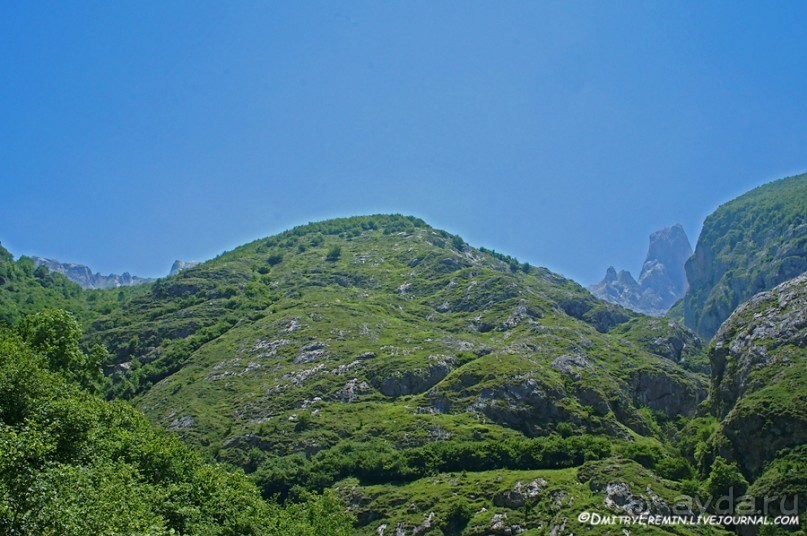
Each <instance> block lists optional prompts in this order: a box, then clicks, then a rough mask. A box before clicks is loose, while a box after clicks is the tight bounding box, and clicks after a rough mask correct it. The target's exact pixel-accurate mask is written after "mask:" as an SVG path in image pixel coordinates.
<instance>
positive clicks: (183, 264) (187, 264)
mask: <svg viewBox="0 0 807 536" xmlns="http://www.w3.org/2000/svg"><path fill="white" fill-rule="evenodd" d="M198 264H199V262H198V261H179V260H177V261H174V264H172V265H171V271H170V272H168V277H171V276H172V275H176V274H178V273H179V272H181V271H182V270H187V269H188V268H193V267H194V266H197V265H198Z"/></svg>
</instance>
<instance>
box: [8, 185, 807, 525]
mask: <svg viewBox="0 0 807 536" xmlns="http://www.w3.org/2000/svg"><path fill="white" fill-rule="evenodd" d="M774 184H776V183H774ZM741 199H742V198H741ZM762 199H763V200H766V199H767V197H766V196H763V197H762ZM755 210H756V209H755V207H754V206H753V203H752V204H750V205H749V206H748V207H747V208H746V212H753V211H755ZM778 222H779V220H776V222H774V223H778ZM761 224H762V223H760V225H761ZM788 228H789V227H788ZM801 228H802V227H798V226H796V227H795V229H801ZM776 229H778V228H774V229H773V230H771V231H769V234H770V235H771V236H773V235H774V234H775V232H776ZM759 232H760V233H762V231H759ZM766 243H767V244H773V239H771V240H768V242H766ZM748 247H751V246H748ZM771 251H775V252H776V254H777V255H778V254H779V253H781V251H793V248H790V249H787V248H785V250H782V248H781V247H779V248H778V249H777V248H773V249H772V250H771ZM0 253H4V254H3V255H0V278H2V281H0V312H2V314H3V315H4V316H3V317H2V318H3V319H4V323H5V324H7V325H9V326H12V328H11V330H10V331H9V330H7V331H4V332H2V333H0V421H2V422H0V465H1V466H2V471H0V474H2V475H4V476H2V477H0V523H5V525H3V527H5V528H7V527H11V526H13V527H17V528H15V529H14V531H12V532H17V533H54V534H55V533H65V534H73V533H74V534H79V533H87V531H90V532H99V531H100V532H104V531H107V532H122V533H131V532H144V531H145V532H152V533H157V534H161V533H165V532H168V531H170V530H174V531H175V532H176V533H182V534H186V533H187V534H194V533H217V532H218V533H222V534H239V533H245V534H246V533H261V534H264V533H265V534H272V533H276V534H292V533H294V534H297V533H299V534H311V535H322V536H325V535H330V534H345V533H353V534H366V535H368V536H369V535H376V536H377V535H379V534H382V535H383V534H387V535H390V534H406V535H414V534H436V535H437V534H444V535H451V534H455V535H466V536H470V535H483V534H527V535H529V534H536V535H537V534H567V533H575V534H577V533H586V534H613V533H615V532H614V531H615V527H614V526H612V525H594V524H591V523H586V522H584V521H580V519H579V518H578V515H579V514H580V513H581V512H585V511H590V512H597V513H601V514H603V515H608V514H616V515H638V514H642V513H643V514H650V515H660V516H664V515H670V514H683V515H686V514H689V513H692V514H694V515H698V514H703V513H706V514H712V513H726V512H721V511H720V510H719V509H720V506H718V505H717V504H715V502H714V501H715V499H716V498H719V497H723V496H726V495H727V494H728V493H734V494H735V496H737V495H739V494H741V493H743V492H748V493H751V494H753V496H754V498H755V499H759V498H763V499H764V498H765V497H770V496H772V495H773V494H776V493H778V494H779V495H782V494H783V493H785V494H787V497H798V501H799V504H807V500H802V498H801V497H802V496H803V495H804V490H805V483H804V480H803V475H804V474H805V472H804V460H805V452H804V446H803V442H804V437H803V430H804V422H803V421H804V420H805V418H804V415H803V414H804V412H805V407H804V406H805V398H804V393H805V386H804V380H803V378H804V371H803V370H802V365H803V364H804V347H805V335H804V329H805V323H804V321H803V320H804V319H803V318H802V317H803V316H804V315H803V312H804V311H805V310H807V307H805V306H804V305H805V304H804V283H805V281H804V277H801V278H798V279H794V280H792V281H790V282H788V283H785V284H784V285H781V286H779V287H777V288H776V289H775V290H774V291H772V292H769V293H763V294H760V295H758V296H756V297H754V298H753V299H752V300H751V301H749V302H748V303H747V304H745V305H743V306H741V307H740V308H738V309H737V311H736V312H735V314H734V315H733V316H732V317H731V319H729V320H728V321H727V322H726V323H725V325H724V326H723V328H722V329H721V330H720V332H719V333H718V335H717V337H715V340H714V344H712V345H711V346H710V347H709V348H708V349H707V348H705V347H704V345H703V344H702V342H701V339H700V338H699V337H698V336H697V335H696V334H695V333H694V332H693V331H692V330H690V329H689V328H687V327H685V326H683V325H682V324H679V323H677V322H675V321H672V320H670V319H665V318H651V317H647V316H643V315H640V314H637V313H633V312H631V311H628V310H626V309H623V308H622V307H620V306H617V305H613V304H609V303H606V302H604V301H601V300H599V299H597V298H595V297H593V296H592V295H591V294H589V293H588V292H587V291H586V290H585V289H583V288H582V287H580V286H579V285H577V284H576V283H574V282H572V281H570V280H568V279H565V278H563V277H561V276H559V275H557V274H553V273H551V272H550V271H548V270H546V269H543V268H538V267H535V266H531V265H529V264H526V263H521V262H519V261H518V260H516V259H514V258H512V257H508V256H506V255H502V254H500V253H496V252H495V251H489V250H486V249H477V248H474V247H471V246H470V245H468V244H466V243H465V242H464V241H463V240H462V239H461V238H460V237H459V236H453V235H450V234H448V233H446V232H444V231H440V230H437V229H433V228H431V227H429V226H428V225H427V224H426V223H425V222H423V221H421V220H419V219H417V218H413V217H404V216H398V215H391V216H385V215H377V216H366V217H354V218H345V219H338V220H330V221H326V222H320V223H314V224H309V225H305V226H301V227H298V228H295V229H292V230H290V231H287V232H284V233H281V234H279V235H277V236H273V237H269V238H265V239H261V240H257V241H255V242H253V243H250V244H247V245H244V246H242V247H239V248H237V249H235V250H233V251H230V252H226V253H224V254H222V255H220V256H219V257H217V258H216V259H213V260H211V261H208V262H206V263H203V264H200V265H198V266H195V267H192V268H188V269H185V270H182V271H181V272H179V273H177V274H175V275H173V276H171V277H169V278H166V279H162V280H159V281H157V282H155V283H151V284H147V285H143V286H141V287H133V288H127V289H114V290H97V291H87V290H81V289H79V288H77V287H76V286H75V285H73V284H72V283H70V282H68V281H66V280H65V279H64V278H63V277H62V276H60V275H59V274H51V273H49V272H48V271H47V270H45V269H44V268H43V269H41V270H40V269H35V268H34V267H33V264H32V261H30V260H28V259H25V258H23V259H20V260H18V261H14V260H13V258H12V257H11V255H10V254H8V253H7V252H5V250H3V251H2V252H0ZM774 257H775V255H774ZM789 257H792V256H785V257H782V259H786V258H789ZM775 258H777V259H779V257H775ZM769 264H771V265H772V264H776V265H777V266H780V267H781V266H790V265H791V264H792V263H790V261H788V262H784V261H781V262H779V261H776V262H775V263H773V262H771V263H769ZM749 266H750V265H749ZM707 271H708V270H707ZM48 305H55V306H58V307H61V308H64V309H68V310H71V311H73V312H74V314H75V316H76V318H77V319H78V320H79V321H80V323H81V324H82V325H83V326H84V327H85V335H84V336H83V338H82V339H81V346H80V347H79V345H78V342H77V340H76V337H78V333H79V330H78V328H77V326H76V325H73V324H75V322H73V324H70V322H72V320H65V319H69V317H66V316H65V315H64V313H54V312H45V313H42V312H39V313H37V311H40V310H41V309H42V308H43V307H44V306H48ZM55 320H58V322H55V324H54V321H55ZM43 321H44V322H45V323H46V324H47V325H49V326H50V327H49V328H48V329H46V330H41V329H34V328H35V327H36V326H37V325H39V324H40V323H42V322H43ZM53 337H55V339H53ZM53 340H55V341H59V342H58V344H56V343H52V342H48V341H53ZM43 341H44V342H43ZM65 341H67V342H65ZM71 341H72V342H71ZM103 348H105V350H104V349H103ZM54 352H56V353H55V354H54ZM54 355H58V356H61V357H58V358H54ZM102 361H103V365H104V369H105V372H106V373H107V374H106V378H105V380H104V382H103V383H100V382H99V381H98V378H99V376H98V374H97V367H98V366H99V365H100V364H101V363H102ZM710 373H711V381H710V377H709V374H710ZM32 382H33V383H32ZM36 386H40V387H36ZM82 386H83V387H82ZM94 388H95V389H102V390H103V391H104V392H105V394H106V396H107V397H108V398H110V399H117V400H115V401H111V402H102V401H101V400H99V399H98V398H96V397H95V396H93V395H92V394H91V393H90V392H88V391H87V390H86V389H89V390H92V389H94ZM707 396H709V398H708V399H707ZM120 399H128V400H130V402H131V404H133V405H134V406H135V408H137V409H134V408H132V407H131V405H129V404H128V403H126V402H124V401H123V400H120ZM20 408H22V409H20ZM140 412H142V414H145V417H144V416H143V415H142V414H141V413H140ZM110 415H113V416H115V415H116V416H117V417H114V418H113V417H111V416H110ZM146 419H148V420H150V421H151V424H149V423H147V421H146ZM155 425H158V426H159V428H162V429H166V430H168V431H169V432H170V433H166V432H162V431H159V430H158V429H155V428H154V426H155ZM755 434H756V435H755ZM175 436H178V437H179V438H180V439H181V440H182V443H179V442H177V441H176V440H175V439H174V437H175ZM216 462H219V463H218V464H217V463H216ZM3 464H5V465H3ZM225 467H228V468H230V469H231V471H225V469H224V468H225ZM244 472H245V473H246V475H247V476H246V477H245V476H244V474H243V473H244ZM60 475H61V476H60ZM161 475H164V478H162V477H161ZM61 478H64V480H60V479H61ZM60 482H61V483H62V484H60ZM29 489H36V490H41V493H40V492H39V491H38V492H37V493H34V494H31V493H28V492H26V491H25V490H29ZM124 491H125V493H123V492H124ZM323 491H324V492H326V494H325V495H311V493H312V492H314V493H316V492H323ZM119 492H120V493H119ZM99 494H103V495H104V497H103V498H102V497H101V496H100V495H99ZM259 494H261V495H262V496H263V499H264V500H263V501H262V500H260V499H259V498H258V495H259ZM127 496H130V497H131V499H130V500H129V501H128V502H123V501H124V500H125V499H124V497H127ZM335 498H336V499H338V501H339V503H336V502H334V501H335V500H336V499H335ZM278 501H280V503H283V502H284V501H285V505H286V506H285V507H281V506H278ZM93 505H96V506H93ZM98 505H100V506H98ZM755 507H756V510H757V511H763V510H764V504H760V503H759V502H757V504H755ZM777 508H778V510H776V509H774V510H770V509H769V512H771V511H772V512H774V513H775V512H780V513H790V512H792V511H795V510H797V509H798V508H797V507H796V505H795V504H790V503H786V502H785V503H781V504H779V506H777ZM794 509H795V510H794ZM106 510H114V511H116V512H120V513H121V514H120V515H110V516H104V515H102V513H103V512H104V511H106ZM344 510H347V512H348V513H349V514H350V515H351V516H352V517H353V519H355V524H354V525H353V526H352V527H348V525H347V524H348V523H349V519H348V516H345V515H344ZM735 511H736V510H735ZM20 513H25V515H23V517H22V518H21V517H20ZM69 520H72V521H69ZM23 521H24V523H27V524H22V525H20V523H23ZM70 523H72V524H70ZM64 527H68V528H64ZM68 529H69V530H68ZM616 530H617V532H619V531H620V529H616ZM630 530H631V531H634V530H635V532H636V533H640V534H691V533H698V534H725V533H726V532H725V531H724V529H722V528H720V527H714V526H706V525H698V526H687V525H668V526H664V527H655V526H642V527H632V528H630ZM734 530H736V531H737V532H739V533H742V534H755V533H756V532H755V528H754V527H749V526H745V527H735V528H734ZM779 530H780V529H778V528H774V529H772V531H768V527H766V528H765V531H768V532H765V531H762V532H760V533H764V534H769V533H770V534H779V533H780V532H777V531H779ZM7 532H8V531H7Z"/></svg>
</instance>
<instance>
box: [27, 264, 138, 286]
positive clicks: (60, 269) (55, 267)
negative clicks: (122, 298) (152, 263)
mask: <svg viewBox="0 0 807 536" xmlns="http://www.w3.org/2000/svg"><path fill="white" fill-rule="evenodd" d="M31 258H32V259H33V261H34V264H36V266H44V267H45V268H47V269H48V270H50V271H51V272H57V273H60V274H64V275H65V276H66V277H67V278H68V279H69V280H71V281H73V282H74V283H78V284H79V285H81V286H82V287H83V288H91V289H103V288H117V287H131V286H135V285H142V284H144V283H149V282H151V281H154V280H153V279H149V278H146V277H137V276H134V275H132V274H130V273H129V272H123V274H109V275H102V274H100V273H98V272H95V273H93V271H92V270H91V269H90V268H89V266H85V265H83V264H75V263H72V262H59V261H57V260H54V259H45V258H43V257H31Z"/></svg>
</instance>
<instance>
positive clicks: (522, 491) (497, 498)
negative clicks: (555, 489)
mask: <svg viewBox="0 0 807 536" xmlns="http://www.w3.org/2000/svg"><path fill="white" fill-rule="evenodd" d="M544 488H546V480H544V479H543V478H536V479H535V480H533V481H532V482H530V483H528V484H524V483H522V482H521V481H520V480H519V481H518V482H516V485H515V486H513V489H509V490H507V491H503V492H500V493H497V494H496V495H494V496H493V504H494V505H495V506H499V507H502V508H521V507H522V506H524V504H526V503H527V501H529V500H531V499H534V498H535V497H537V496H538V495H540V493H541V492H542V491H543V490H544Z"/></svg>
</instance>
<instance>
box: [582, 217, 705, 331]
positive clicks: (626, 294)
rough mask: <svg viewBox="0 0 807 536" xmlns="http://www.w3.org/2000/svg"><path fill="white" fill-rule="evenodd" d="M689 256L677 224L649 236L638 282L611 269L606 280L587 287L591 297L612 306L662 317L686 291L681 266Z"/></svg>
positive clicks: (688, 249)
mask: <svg viewBox="0 0 807 536" xmlns="http://www.w3.org/2000/svg"><path fill="white" fill-rule="evenodd" d="M691 256H692V246H691V245H690V243H689V239H688V238H687V235H686V233H685V232H684V228H683V227H681V225H679V224H676V225H673V226H672V227H667V228H666V229H662V230H660V231H656V232H655V233H653V234H652V235H650V247H649V248H648V251H647V257H646V259H645V261H644V264H643V265H642V271H641V273H640V274H639V280H638V281H636V280H635V279H634V278H633V276H631V274H630V272H627V271H624V270H622V271H620V272H617V271H616V270H615V269H614V267H613V266H611V267H609V268H608V270H607V271H606V273H605V278H604V279H603V280H602V281H600V282H599V283H596V284H594V285H591V286H590V287H589V290H590V291H591V293H592V294H594V295H595V296H597V297H598V298H601V299H603V300H606V301H609V302H611V303H616V304H618V305H622V306H623V307H627V308H628V309H632V310H634V311H637V312H640V313H645V314H649V315H653V316H662V315H664V313H666V312H667V311H668V310H669V308H670V307H672V306H673V304H675V302H676V301H678V300H679V299H681V297H683V295H684V293H685V292H686V290H687V278H686V272H685V270H684V265H685V264H686V261H687V259H689V257H691Z"/></svg>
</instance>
